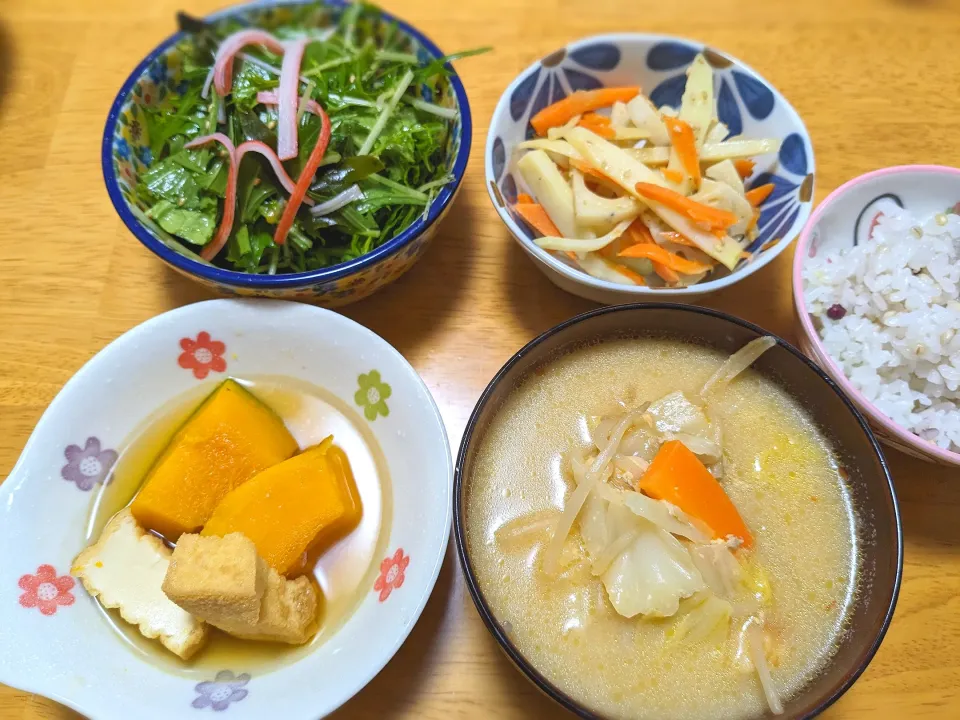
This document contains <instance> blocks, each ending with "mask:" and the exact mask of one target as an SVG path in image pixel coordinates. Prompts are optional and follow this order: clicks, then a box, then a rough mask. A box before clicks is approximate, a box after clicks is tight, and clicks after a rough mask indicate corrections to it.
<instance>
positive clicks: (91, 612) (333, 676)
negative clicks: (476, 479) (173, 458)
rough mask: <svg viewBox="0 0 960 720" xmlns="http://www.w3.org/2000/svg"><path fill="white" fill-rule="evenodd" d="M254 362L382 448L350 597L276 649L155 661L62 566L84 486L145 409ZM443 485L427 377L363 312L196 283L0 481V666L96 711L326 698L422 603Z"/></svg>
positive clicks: (351, 684)
mask: <svg viewBox="0 0 960 720" xmlns="http://www.w3.org/2000/svg"><path fill="white" fill-rule="evenodd" d="M264 375H269V376H284V377H288V378H292V379H294V380H296V381H301V382H305V383H310V384H312V385H313V386H316V387H319V388H322V389H323V390H324V392H325V393H326V395H327V396H329V398H330V399H329V400H328V402H330V403H332V404H335V406H336V407H337V408H338V410H339V411H340V413H341V414H342V416H343V417H345V418H347V420H348V421H349V423H350V424H351V425H352V426H353V427H354V428H355V429H356V432H358V433H361V434H363V435H364V437H368V438H372V442H374V443H375V444H376V445H377V446H379V449H380V451H382V457H383V462H384V466H385V467H386V468H387V471H386V472H387V476H388V477H389V483H388V484H387V485H389V487H387V486H381V492H382V493H383V496H384V497H383V498H382V502H381V507H382V509H383V510H382V512H381V513H380V529H379V536H378V537H379V539H378V541H377V543H378V544H377V545H376V549H375V551H372V555H371V557H370V564H369V567H368V568H367V569H366V571H365V575H364V576H363V578H364V579H363V580H362V581H361V583H362V584H361V585H360V586H359V593H360V594H359V595H358V598H359V599H358V600H357V601H356V602H357V603H358V604H357V605H356V606H355V609H354V610H353V612H352V614H350V615H349V616H348V617H347V619H346V620H345V621H344V623H343V624H342V625H341V626H340V627H339V629H337V630H336V631H335V632H333V633H332V634H331V635H330V636H329V637H327V638H326V640H325V641H324V642H322V643H320V644H317V645H314V646H310V647H309V648H308V649H307V650H308V651H307V652H306V653H304V654H302V655H297V657H296V658H295V659H294V660H290V661H286V664H284V663H277V664H276V666H275V667H270V665H264V666H263V667H261V668H260V669H259V670H258V669H256V668H246V667H243V666H242V665H240V664H231V665H229V666H226V667H222V668H220V667H217V668H202V669H201V668H200V667H191V666H190V665H187V666H178V667H176V668H174V669H172V670H171V669H169V668H166V667H160V666H159V665H158V663H157V662H155V660H156V658H152V657H147V656H145V655H144V654H143V652H142V651H139V652H138V650H137V648H136V646H130V645H127V644H126V643H125V642H124V636H123V635H121V634H120V633H119V632H117V630H115V629H114V628H112V627H111V625H110V623H109V622H107V620H106V618H105V616H104V614H103V613H102V611H101V610H100V608H99V605H98V603H97V601H95V600H94V599H93V598H91V597H90V596H89V595H88V594H87V593H86V591H85V590H84V589H83V588H82V587H81V585H80V583H79V582H76V581H74V579H73V578H72V577H71V576H70V568H71V563H72V561H73V558H74V556H75V555H76V554H77V552H78V551H79V550H81V549H82V548H83V546H84V544H85V543H84V537H85V525H86V523H87V522H88V519H89V518H90V517H91V512H93V507H92V506H93V504H94V503H93V501H94V498H95V497H96V496H97V494H98V493H97V489H98V488H99V487H100V486H101V484H102V483H105V482H109V481H110V479H111V477H112V476H111V473H110V470H111V467H112V466H113V464H114V463H115V462H116V459H117V457H118V453H120V454H122V453H123V451H124V447H125V445H126V444H127V443H128V442H129V439H130V437H131V434H132V433H133V432H134V431H135V429H137V428H138V427H142V426H143V425H144V423H145V422H146V421H148V420H149V419H150V418H151V414H153V413H155V412H156V411H157V409H158V408H160V407H162V406H164V405H165V404H167V403H169V402H171V400H172V399H174V398H178V397H183V396H184V394H186V393H193V394H195V393H196V392H197V391H198V390H202V389H204V388H206V389H212V388H213V387H215V386H216V384H217V383H218V382H219V381H221V380H223V379H224V378H226V377H229V376H235V377H240V378H248V379H249V378H256V377H261V376H264ZM121 458H122V455H121ZM118 464H119V463H118ZM451 484H452V466H451V462H450V450H449V446H448V444H447V436H446V432H445V430H444V426H443V421H442V420H441V418H440V414H439V412H438V410H437V407H436V405H435V404H434V401H433V399H432V398H431V396H430V393H429V391H428V390H427V388H426V386H425V385H424V384H423V382H422V381H421V380H420V378H419V376H418V375H417V373H416V372H415V371H414V370H413V368H412V367H411V366H410V365H409V364H408V363H407V362H406V361H405V360H404V359H403V357H402V356H401V355H400V354H399V353H398V352H397V351H396V350H394V349H393V348H392V347H390V346H389V345H388V344H387V343H386V342H384V341H383V340H382V339H381V338H379V337H378V336H377V335H375V334H374V333H372V332H370V331H369V330H367V329H366V328H363V327H362V326H360V325H358V324H357V323H355V322H353V321H351V320H348V319H346V318H344V317H342V316H340V315H337V314H336V313H333V312H330V311H326V310H321V309H319V308H315V307H311V306H308V305H301V304H295V303H285V302H279V301H268V300H212V301H208V302H202V303H198V304H195V305H189V306H187V307H183V308H180V309H177V310H173V311H170V312H168V313H165V314H163V315H160V316H159V317H156V318H153V319H151V320H149V321H147V322H146V323H144V324H142V325H140V326H138V327H136V328H134V329H133V330H130V331H129V332H128V333H126V334H125V335H123V336H121V337H120V338H119V339H117V340H116V341H114V342H113V343H111V344H110V345H109V346H107V347H106V348H105V349H104V350H102V351H101V352H100V353H99V354H97V355H96V356H95V357H94V358H93V359H92V360H90V362H89V363H87V365H85V366H84V367H83V368H82V369H81V370H80V371H79V372H78V373H77V374H76V376H74V378H73V379H72V380H70V382H69V383H67V385H66V386H65V387H64V389H63V390H62V391H61V392H60V394H59V395H57V397H56V398H55V399H54V401H53V402H52V403H51V405H50V407H49V408H48V410H47V411H46V413H44V415H43V417H42V418H41V420H40V422H39V423H38V425H37V427H36V429H35V431H34V432H33V435H32V436H31V437H30V440H29V441H28V443H27V446H26V448H25V449H24V452H23V455H22V456H21V457H20V460H19V461H18V462H17V464H16V466H15V467H14V469H13V471H12V473H11V474H10V476H9V478H7V480H6V481H5V482H4V483H3V485H2V487H0V557H2V558H3V561H2V562H0V683H3V684H6V685H11V686H13V687H17V688H22V689H24V690H27V691H29V692H34V693H38V694H41V695H45V696H47V697H49V698H52V699H54V700H56V701H58V702H60V703H63V704H64V705H68V706H69V707H71V708H73V709H75V710H77V711H78V712H80V713H82V714H83V715H85V716H88V717H91V718H97V719H107V718H129V717H132V716H135V717H138V718H144V719H147V718H164V719H169V718H180V717H195V716H196V713H197V709H204V708H212V709H213V710H225V711H228V712H227V715H228V716H229V717H231V718H235V719H237V720H241V719H242V718H263V717H268V716H272V717H283V718H288V719H290V720H296V719H297V718H303V719H304V720H306V719H307V718H311V719H312V718H316V717H319V716H323V715H326V714H327V713H329V712H332V711H333V710H334V709H336V708H337V707H338V706H339V705H341V704H342V703H343V702H345V701H346V700H347V699H348V698H350V697H351V696H352V695H353V694H355V693H356V692H357V691H358V690H360V688H362V687H363V686H364V685H365V684H366V683H367V682H369V680H370V679H371V678H373V676H374V675H376V674H377V672H379V671H380V669H381V668H382V667H383V666H384V665H385V664H386V662H387V661H388V660H389V659H390V658H391V657H392V655H393V654H394V653H395V652H396V650H397V648H398V647H399V646H400V644H401V643H402V642H403V641H404V639H405V638H406V637H407V634H408V633H409V632H410V630H411V629H412V627H413V625H414V623H415V622H416V621H417V618H418V617H419V615H420V613H421V611H422V610H423V607H424V605H425V604H426V601H427V598H428V596H429V594H430V591H431V590H432V588H433V586H434V583H435V582H436V578H437V575H438V573H439V570H440V565H441V562H442V560H443V557H444V552H445V548H446V544H447V538H448V536H449V528H450V515H451V505H450V492H451ZM391 504H392V512H391V511H390V510H389V506H390V505H391ZM364 584H365V585H366V586H367V588H368V589H367V590H366V591H365V594H364V591H363V585H364ZM170 657H172V656H170ZM201 657H202V656H201ZM334 668H335V669H334Z"/></svg>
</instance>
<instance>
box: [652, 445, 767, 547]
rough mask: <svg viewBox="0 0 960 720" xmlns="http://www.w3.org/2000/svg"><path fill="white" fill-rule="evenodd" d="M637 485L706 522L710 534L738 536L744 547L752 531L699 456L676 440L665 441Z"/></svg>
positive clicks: (723, 536)
mask: <svg viewBox="0 0 960 720" xmlns="http://www.w3.org/2000/svg"><path fill="white" fill-rule="evenodd" d="M639 489H640V490H641V491H642V492H644V493H646V494H647V495H649V496H650V497H652V498H656V499H657V500H666V501H667V502H668V503H670V504H672V505H676V506H677V507H678V508H680V509H681V510H683V511H684V512H685V513H687V514H688V515H690V516H691V517H695V518H697V519H698V520H700V521H702V522H703V523H705V524H706V525H708V526H709V527H710V529H711V531H712V532H713V536H714V538H721V539H722V538H726V537H727V536H728V535H733V536H734V537H738V538H740V539H741V540H742V541H743V545H744V547H747V548H749V547H751V546H752V545H753V535H752V534H751V533H750V530H749V529H748V528H747V526H746V524H745V523H744V522H743V519H742V518H741V517H740V513H739V512H737V508H736V506H735V505H734V504H733V501H732V500H730V498H729V496H728V495H727V494H726V493H725V492H724V491H723V488H722V487H721V486H720V483H719V482H717V479H716V478H715V477H714V476H713V475H711V474H710V471H709V470H707V468H706V467H705V466H704V464H703V463H702V462H700V459H699V458H698V457H697V456H696V455H694V454H693V452H692V451H691V450H690V449H689V448H688V447H687V446H686V445H684V444H683V443H682V442H680V441H679V440H669V441H667V442H665V443H664V444H663V445H662V446H661V447H660V451H659V452H658V453H657V455H656V457H654V458H653V462H652V463H650V467H649V468H647V472H646V473H644V475H643V477H641V478H640V482H639Z"/></svg>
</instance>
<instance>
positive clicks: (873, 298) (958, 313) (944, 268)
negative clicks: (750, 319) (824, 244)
mask: <svg viewBox="0 0 960 720" xmlns="http://www.w3.org/2000/svg"><path fill="white" fill-rule="evenodd" d="M803 288H804V297H805V298H806V302H807V306H808V309H809V312H810V314H811V316H812V318H813V321H814V325H815V326H816V327H817V330H818V332H819V334H820V338H821V339H822V340H823V344H824V347H825V348H826V350H827V353H828V354H829V355H830V356H831V357H832V358H833V359H834V360H835V361H836V362H837V364H838V365H839V366H840V367H841V368H842V370H843V372H844V374H845V375H846V376H847V378H849V379H850V381H851V382H852V383H853V385H854V386H855V387H856V388H857V389H858V390H859V391H860V392H862V393H863V394H864V396H866V398H867V399H868V400H869V401H870V402H872V403H873V404H874V405H875V406H876V407H877V408H878V409H879V410H880V411H881V412H883V413H884V414H885V415H887V416H888V417H889V418H891V419H892V420H893V421H894V422H896V423H897V424H898V425H901V426H902V427H905V428H907V429H908V430H910V431H911V432H913V433H915V434H917V435H919V436H920V437H922V438H924V439H926V440H929V441H930V442H933V443H935V444H937V445H938V446H940V447H941V448H945V449H947V450H952V451H954V452H960V289H958V288H960V216H958V215H956V214H953V213H950V214H938V215H934V216H932V217H930V218H929V219H927V220H925V221H921V220H918V219H917V218H915V217H913V216H912V215H910V213H908V212H906V211H903V212H901V213H898V214H887V215H883V216H880V217H879V219H878V222H877V224H876V227H875V228H874V229H873V238H872V240H871V241H869V242H866V243H861V244H860V245H857V246H856V247H853V248H851V249H848V250H845V251H843V252H839V253H838V252H821V253H820V254H819V255H817V256H816V257H814V258H810V260H808V261H807V262H806V263H805V266H804V271H803Z"/></svg>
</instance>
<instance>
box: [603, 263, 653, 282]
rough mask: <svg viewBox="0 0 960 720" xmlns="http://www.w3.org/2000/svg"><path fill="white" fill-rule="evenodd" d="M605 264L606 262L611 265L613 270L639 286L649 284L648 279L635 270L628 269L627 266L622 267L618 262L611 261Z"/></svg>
mask: <svg viewBox="0 0 960 720" xmlns="http://www.w3.org/2000/svg"><path fill="white" fill-rule="evenodd" d="M605 262H606V263H607V265H609V266H610V267H611V268H612V269H613V270H615V271H616V272H618V273H620V274H621V275H623V276H624V277H627V278H630V279H631V280H633V281H634V282H635V283H636V284H637V285H646V284H647V279H646V278H645V277H644V276H643V275H641V274H640V273H638V272H636V271H634V270H631V269H630V268H628V267H627V266H626V265H621V264H620V263H618V262H611V261H609V260H606V261H605Z"/></svg>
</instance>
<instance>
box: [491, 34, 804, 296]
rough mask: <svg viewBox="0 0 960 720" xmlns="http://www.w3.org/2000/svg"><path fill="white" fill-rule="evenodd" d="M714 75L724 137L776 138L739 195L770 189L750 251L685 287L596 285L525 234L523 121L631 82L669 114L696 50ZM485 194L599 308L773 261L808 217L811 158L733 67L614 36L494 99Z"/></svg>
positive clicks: (540, 262)
mask: <svg viewBox="0 0 960 720" xmlns="http://www.w3.org/2000/svg"><path fill="white" fill-rule="evenodd" d="M701 51H702V52H704V53H705V55H706V58H707V61H708V62H709V63H710V65H711V66H712V67H713V71H714V92H715V93H716V95H717V98H718V115H719V118H720V121H721V122H723V123H725V124H726V125H727V127H729V128H730V130H731V132H732V134H735V135H736V134H741V133H742V134H743V135H744V136H745V137H748V138H761V137H765V138H777V139H780V140H782V143H783V144H782V146H781V148H780V152H779V155H778V156H772V155H766V156H760V157H759V158H758V164H757V167H756V168H755V170H754V172H753V175H752V176H751V177H750V178H749V179H748V180H747V181H746V185H747V187H748V188H751V187H756V186H758V185H762V184H764V183H774V184H775V186H776V189H775V190H774V191H773V194H772V195H771V196H770V198H769V199H768V200H767V202H766V203H765V204H764V208H763V211H762V212H761V214H760V220H759V223H758V228H759V231H760V234H759V235H758V236H757V239H756V240H755V241H754V242H753V243H752V244H751V245H750V246H749V247H748V248H747V249H748V250H749V251H750V252H752V253H754V255H753V258H752V259H751V260H750V261H749V262H743V263H741V264H740V265H739V266H738V267H737V268H736V269H735V270H734V271H733V272H732V273H730V274H729V275H726V276H724V277H721V278H718V279H716V280H709V281H706V282H700V283H698V284H696V285H692V286H690V287H687V288H650V287H643V286H625V285H620V284H617V283H612V282H608V281H605V280H600V279H598V278H595V277H593V276H591V275H588V274H586V273H584V272H582V271H581V270H579V269H577V268H575V267H573V265H572V264H570V263H569V262H567V261H566V260H565V259H561V257H559V256H558V255H557V254H554V253H550V252H548V251H546V250H543V249H542V248H540V247H538V246H537V245H536V243H534V242H533V236H532V235H531V232H530V230H529V228H528V227H527V226H526V225H525V224H524V223H523V221H522V220H520V218H519V217H518V216H517V215H516V213H514V212H513V211H512V210H511V209H510V208H511V206H512V204H513V203H514V202H515V201H516V198H517V180H516V176H515V171H514V167H513V158H514V154H515V153H514V148H515V147H516V145H517V144H519V143H521V142H523V141H524V140H527V139H529V138H531V137H533V129H532V128H531V127H530V124H529V123H530V118H531V117H533V116H534V115H535V114H536V113H537V112H538V111H539V110H540V109H541V108H543V107H544V106H546V105H548V104H549V103H551V102H555V101H557V100H559V99H560V98H562V97H564V96H565V95H567V94H569V93H570V92H572V91H574V90H589V89H594V88H598V87H615V86H633V85H639V86H640V87H641V88H643V90H644V92H646V93H647V94H648V96H649V97H650V99H651V100H652V101H653V103H654V104H655V105H657V106H663V105H670V106H671V107H678V106H679V105H680V97H681V94H682V93H683V88H684V83H685V75H684V73H685V71H686V69H687V67H688V66H689V65H690V63H691V62H692V61H693V59H694V57H695V56H696V55H697V53H699V52H701ZM484 164H485V170H486V181H487V189H488V191H489V193H490V199H491V200H492V201H493V205H494V207H495V208H496V210H497V212H498V213H499V215H500V219H501V220H503V222H504V224H505V225H506V226H507V229H508V230H509V231H510V233H511V234H512V235H513V236H514V238H516V240H517V242H518V243H520V247H522V248H523V250H524V251H525V252H526V253H527V254H528V255H529V256H530V258H531V259H532V260H533V262H534V263H535V264H536V265H537V267H539V268H540V270H542V271H543V272H544V273H545V274H546V276H547V277H548V278H550V280H551V281H552V282H553V283H555V284H556V285H557V286H558V287H560V288H562V289H564V290H566V291H567V292H571V293H573V294H574V295H579V296H581V297H585V298H587V299H589V300H594V301H596V302H601V303H608V304H614V303H623V302H636V301H638V300H650V299H659V300H681V299H683V300H687V299H691V298H694V297H696V296H698V295H704V294H706V293H710V292H713V291H715V290H720V289H722V288H725V287H729V286H730V285H733V284H734V283H736V282H738V281H740V280H741V279H743V278H745V277H747V276H748V275H751V274H753V273H755V272H757V271H758V270H759V269H760V268H762V267H763V266H764V265H766V264H767V263H769V262H770V261H771V260H773V259H774V258H775V257H776V256H777V255H779V254H780V253H781V252H783V250H784V249H785V248H786V247H787V246H788V245H789V244H790V242H791V241H792V240H793V239H794V238H795V237H796V236H797V234H798V233H799V232H800V229H801V228H802V227H803V224H804V223H805V222H806V220H807V218H808V217H809V215H810V210H811V203H810V200H811V198H812V197H813V183H814V160H813V147H812V145H811V142H810V136H809V135H808V134H807V130H806V128H805V127H804V125H803V121H802V120H801V119H800V116H799V115H797V113H796V111H795V110H794V109H793V108H792V107H791V106H790V104H789V103H788V102H787V101H786V100H785V99H784V98H783V96H782V95H780V93H779V92H778V91H777V90H776V89H775V88H774V87H773V86H772V85H770V83H768V82H767V81H766V80H764V79H763V77H761V76H760V75H759V74H758V73H757V72H756V71H754V70H753V69H751V68H750V67H748V66H746V65H745V64H743V63H742V62H740V61H739V60H737V59H735V58H733V57H730V56H729V55H726V54H724V53H720V52H718V51H716V50H713V49H710V48H707V47H706V46H704V45H703V44H701V43H697V42H695V41H692V40H685V39H682V38H675V37H670V36H663V35H646V34H635V33H622V34H615V35H596V36H593V37H588V38H584V39H583V40H578V41H577V42H575V43H572V44H570V45H568V46H567V47H565V48H560V49H559V50H557V51H555V52H553V53H550V54H549V55H547V56H546V57H544V58H543V59H542V60H538V61H537V62H535V63H534V64H533V65H531V66H530V67H528V68H527V69H526V70H524V71H523V72H522V73H520V75H518V76H517V78H516V79H515V80H514V81H513V82H512V83H511V84H510V86H509V87H508V88H507V89H506V91H504V93H503V95H501V97H500V101H499V102H498V103H497V108H496V110H495V111H494V114H493V119H492V120H491V122H490V132H489V133H488V135H487V147H486V150H485V152H484Z"/></svg>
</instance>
